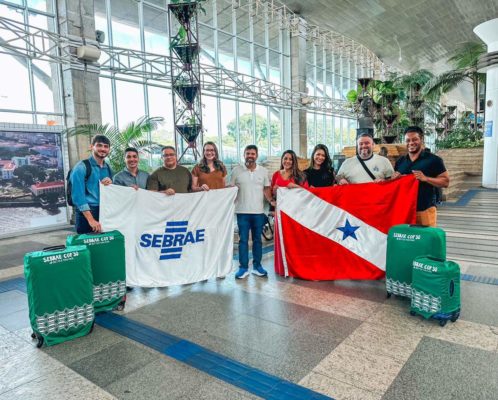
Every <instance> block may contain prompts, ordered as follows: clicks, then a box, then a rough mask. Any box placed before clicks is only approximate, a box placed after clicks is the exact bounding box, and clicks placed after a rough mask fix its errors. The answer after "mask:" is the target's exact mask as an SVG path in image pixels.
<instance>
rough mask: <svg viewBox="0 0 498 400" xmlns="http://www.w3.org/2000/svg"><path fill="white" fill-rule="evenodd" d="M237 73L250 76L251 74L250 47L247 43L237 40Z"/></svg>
mask: <svg viewBox="0 0 498 400" xmlns="http://www.w3.org/2000/svg"><path fill="white" fill-rule="evenodd" d="M237 71H238V72H240V73H242V74H246V75H252V73H251V46H250V44H249V42H247V41H245V40H242V39H238V38H237Z"/></svg>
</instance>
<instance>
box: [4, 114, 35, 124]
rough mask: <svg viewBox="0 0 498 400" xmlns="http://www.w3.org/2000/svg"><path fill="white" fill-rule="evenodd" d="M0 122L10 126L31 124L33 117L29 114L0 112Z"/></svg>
mask: <svg viewBox="0 0 498 400" xmlns="http://www.w3.org/2000/svg"><path fill="white" fill-rule="evenodd" d="M0 121H2V122H9V123H12V124H14V123H17V124H32V123H33V117H32V116H31V114H21V113H8V112H0Z"/></svg>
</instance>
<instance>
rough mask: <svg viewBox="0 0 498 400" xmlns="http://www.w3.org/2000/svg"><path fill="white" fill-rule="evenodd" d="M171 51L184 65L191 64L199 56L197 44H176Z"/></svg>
mask: <svg viewBox="0 0 498 400" xmlns="http://www.w3.org/2000/svg"><path fill="white" fill-rule="evenodd" d="M173 51H174V52H175V53H176V54H177V56H178V57H179V58H180V60H182V62H183V63H184V64H192V63H193V62H194V61H195V60H196V59H197V56H198V55H199V46H198V44H197V43H192V44H177V45H175V46H173Z"/></svg>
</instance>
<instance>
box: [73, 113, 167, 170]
mask: <svg viewBox="0 0 498 400" xmlns="http://www.w3.org/2000/svg"><path fill="white" fill-rule="evenodd" d="M163 120H164V118H162V117H145V116H144V117H141V118H139V119H138V120H137V121H135V122H130V123H129V124H128V125H127V126H126V127H125V128H124V129H123V130H119V128H117V127H115V126H113V125H110V124H104V125H100V124H86V125H79V126H75V127H74V128H68V129H66V130H65V131H64V133H65V134H66V135H68V136H76V135H85V136H88V138H89V140H90V139H91V138H92V137H93V136H95V135H104V136H107V137H108V138H109V140H110V141H111V151H110V153H109V157H108V161H109V164H110V165H111V168H112V170H113V171H114V172H118V171H121V170H122V169H123V168H124V167H125V163H124V157H123V155H124V151H125V149H126V148H127V147H135V148H136V149H138V150H140V149H144V148H146V147H148V146H150V144H151V143H150V141H149V140H147V138H146V137H145V136H146V135H147V134H148V133H150V132H151V131H153V130H154V129H156V128H157V126H158V124H159V123H160V122H162V121H163Z"/></svg>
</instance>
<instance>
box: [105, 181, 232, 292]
mask: <svg viewBox="0 0 498 400" xmlns="http://www.w3.org/2000/svg"><path fill="white" fill-rule="evenodd" d="M236 195H237V188H227V189H220V190H210V191H208V192H198V193H189V194H175V195H174V196H166V195H165V194H163V193H156V192H150V191H147V190H135V189H132V188H128V187H123V186H117V185H109V186H102V185H101V187H100V221H101V223H102V227H103V229H104V231H110V230H114V229H117V230H119V231H120V232H121V233H122V234H123V235H124V236H125V244H126V283H127V285H129V286H143V287H161V286H170V285H182V284H187V283H193V282H199V281H202V280H205V279H210V278H215V277H222V276H225V275H227V274H229V273H230V272H231V271H232V265H233V263H232V259H233V232H234V217H233V215H234V208H235V203H234V202H235V197H236Z"/></svg>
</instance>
